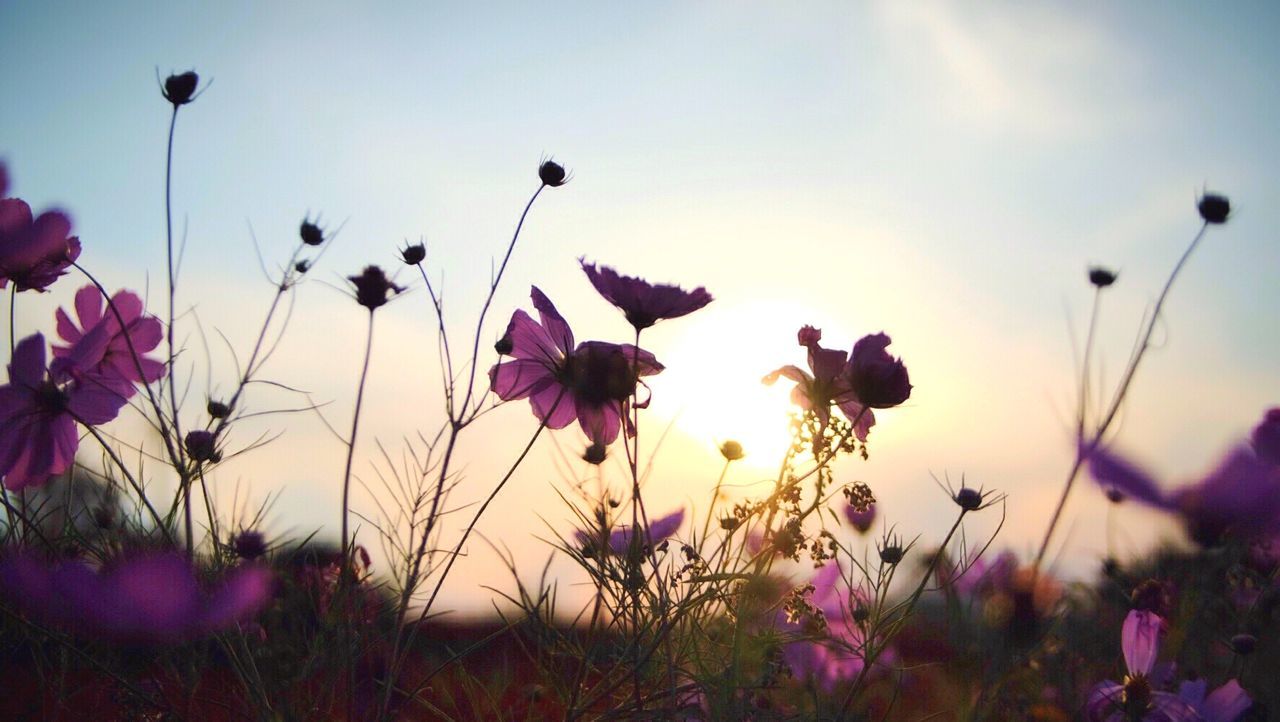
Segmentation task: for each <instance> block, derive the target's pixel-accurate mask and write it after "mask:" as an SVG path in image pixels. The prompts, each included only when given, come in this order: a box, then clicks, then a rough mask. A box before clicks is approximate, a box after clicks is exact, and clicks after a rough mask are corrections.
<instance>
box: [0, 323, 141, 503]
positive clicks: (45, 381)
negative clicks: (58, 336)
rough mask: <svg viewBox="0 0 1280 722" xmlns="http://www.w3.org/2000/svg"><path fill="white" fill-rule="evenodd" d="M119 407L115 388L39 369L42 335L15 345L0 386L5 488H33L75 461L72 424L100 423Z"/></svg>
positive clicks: (0, 467)
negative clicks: (6, 373) (6, 378)
mask: <svg viewBox="0 0 1280 722" xmlns="http://www.w3.org/2000/svg"><path fill="white" fill-rule="evenodd" d="M124 403H125V395H124V394H123V393H122V391H121V390H120V389H118V388H116V387H113V386H110V385H106V384H100V383H85V382H83V381H79V380H72V379H71V378H70V377H69V376H66V375H63V374H60V373H51V372H49V371H47V370H46V368H45V351H44V336H41V335H40V334H35V335H34V336H28V337H27V338H25V339H23V340H22V341H21V342H20V343H18V345H17V347H16V348H15V349H14V352H13V359H12V360H11V361H10V362H9V383H7V384H5V385H4V386H0V475H3V476H4V485H5V486H6V487H8V488H9V489H14V490H17V489H22V488H25V487H28V486H39V485H41V484H43V483H45V482H46V481H48V480H49V478H50V477H51V476H53V475H55V474H60V473H62V472H64V471H66V470H67V469H68V468H69V467H70V466H71V463H72V461H74V459H75V453H76V447H77V446H78V445H79V437H78V436H77V434H76V422H77V421H78V422H80V423H82V424H88V425H91V426H92V425H97V424H105V423H106V422H108V421H110V420H112V419H114V418H115V417H116V414H117V413H119V412H120V407H121V406H123V405H124Z"/></svg>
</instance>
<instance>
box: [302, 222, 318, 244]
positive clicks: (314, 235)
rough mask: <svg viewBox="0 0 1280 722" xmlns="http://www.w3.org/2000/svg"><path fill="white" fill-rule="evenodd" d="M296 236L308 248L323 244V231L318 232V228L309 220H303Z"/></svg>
mask: <svg viewBox="0 0 1280 722" xmlns="http://www.w3.org/2000/svg"><path fill="white" fill-rule="evenodd" d="M298 235H299V236H300V237H301V238H302V242H303V243H305V244H307V245H308V246H318V245H320V244H321V243H324V231H322V230H320V226H317V225H316V224H315V223H313V222H311V221H310V220H305V219H304V220H303V221H302V225H301V226H299V227H298Z"/></svg>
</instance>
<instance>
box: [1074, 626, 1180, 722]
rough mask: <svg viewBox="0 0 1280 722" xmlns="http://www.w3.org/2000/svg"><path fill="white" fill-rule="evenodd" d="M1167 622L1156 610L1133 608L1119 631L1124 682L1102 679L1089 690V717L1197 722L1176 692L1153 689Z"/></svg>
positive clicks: (1115, 720)
mask: <svg viewBox="0 0 1280 722" xmlns="http://www.w3.org/2000/svg"><path fill="white" fill-rule="evenodd" d="M1163 625H1164V620H1162V619H1161V618H1160V617H1159V616H1158V615H1156V614H1155V613H1154V612H1144V611H1138V610H1136V609H1135V610H1133V611H1131V612H1129V616H1127V617H1125V620H1124V626H1123V627H1122V628H1121V630H1120V647H1121V650H1122V651H1123V652H1124V663H1125V667H1126V669H1127V670H1128V673H1127V674H1126V675H1125V678H1124V683H1123V684H1120V683H1117V682H1113V681H1111V680H1106V681H1104V682H1099V683H1098V684H1097V685H1095V686H1094V688H1093V689H1092V690H1091V691H1090V692H1089V701H1088V710H1089V718H1090V719H1092V720H1097V721H1099V722H1101V721H1105V722H1125V721H1126V720H1142V722H1196V721H1197V720H1199V719H1200V716H1199V715H1198V714H1196V711H1195V710H1194V709H1193V708H1192V707H1191V705H1189V704H1187V703H1186V702H1184V701H1183V700H1182V699H1180V698H1179V697H1178V696H1177V695H1174V694H1171V693H1169V692H1161V691H1157V690H1155V689H1153V688H1152V685H1151V679H1150V677H1151V669H1152V667H1154V666H1155V662H1156V656H1157V655H1158V654H1159V652H1160V632H1161V629H1162V627H1163Z"/></svg>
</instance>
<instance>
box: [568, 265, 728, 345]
mask: <svg viewBox="0 0 1280 722" xmlns="http://www.w3.org/2000/svg"><path fill="white" fill-rule="evenodd" d="M578 263H579V264H581V265H582V270H583V271H585V272H586V274H587V278H588V279H590V280H591V285H592V286H595V287H596V291H598V292H599V293H600V295H601V296H604V298H605V300H606V301H608V302H609V303H612V304H613V305H615V306H617V307H618V308H620V309H622V312H623V313H625V314H626V317H627V322H628V323H630V324H631V325H632V326H634V327H635V329H636V332H637V333H639V332H640V331H643V330H644V329H646V328H649V327H650V326H652V325H653V324H655V323H657V322H659V321H661V320H663V319H666V318H679V317H680V316H684V315H686V314H690V313H693V312H694V311H697V310H698V309H700V308H702V307H703V306H705V305H707V304H708V303H711V300H712V299H711V294H710V293H707V289H705V288H703V287H701V286H699V287H697V288H695V289H693V290H692V291H686V290H684V289H682V288H680V287H679V286H672V285H668V284H662V283H659V284H656V285H655V284H652V283H649V282H648V281H646V280H644V279H642V278H635V277H633V276H622V275H619V274H618V272H617V271H615V270H613V269H612V268H609V267H608V266H601V267H600V268H599V269H598V270H597V269H596V264H594V263H587V262H586V260H585V259H582V258H579V259H578Z"/></svg>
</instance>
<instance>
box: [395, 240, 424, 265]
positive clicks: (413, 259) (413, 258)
mask: <svg viewBox="0 0 1280 722" xmlns="http://www.w3.org/2000/svg"><path fill="white" fill-rule="evenodd" d="M426 258H427V246H426V244H424V243H414V244H411V245H408V246H405V247H404V248H403V249H401V251H400V260H402V261H404V263H405V265H406V266H416V265H418V264H419V263H422V262H423V261H424V260H426Z"/></svg>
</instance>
